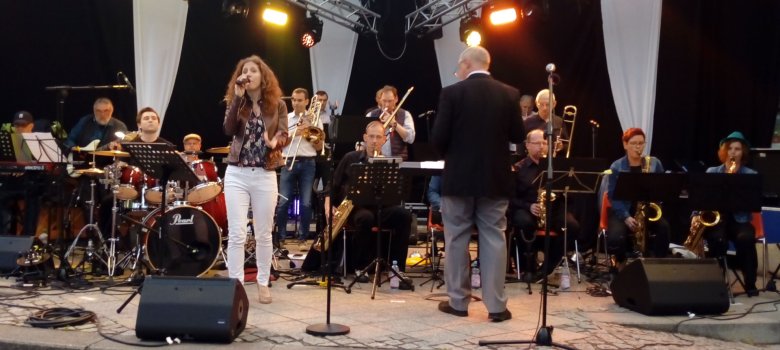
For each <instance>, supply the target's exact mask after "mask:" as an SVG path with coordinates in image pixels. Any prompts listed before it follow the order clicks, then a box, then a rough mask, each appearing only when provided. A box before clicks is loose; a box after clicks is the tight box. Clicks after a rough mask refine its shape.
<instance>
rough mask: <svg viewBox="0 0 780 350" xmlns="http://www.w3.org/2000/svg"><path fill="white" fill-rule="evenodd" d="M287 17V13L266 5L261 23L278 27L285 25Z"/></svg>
mask: <svg viewBox="0 0 780 350" xmlns="http://www.w3.org/2000/svg"><path fill="white" fill-rule="evenodd" d="M287 17H288V16H287V12H284V11H283V10H281V9H280V8H278V7H274V6H272V5H271V4H268V5H267V6H266V7H265V9H264V10H263V21H265V22H268V23H272V24H275V25H278V26H283V25H285V24H287Z"/></svg>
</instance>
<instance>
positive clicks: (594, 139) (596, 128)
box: [590, 121, 599, 159]
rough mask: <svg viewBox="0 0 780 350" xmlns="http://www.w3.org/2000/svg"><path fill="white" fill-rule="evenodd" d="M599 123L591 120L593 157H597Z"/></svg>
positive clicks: (591, 153)
mask: <svg viewBox="0 0 780 350" xmlns="http://www.w3.org/2000/svg"><path fill="white" fill-rule="evenodd" d="M598 130H599V125H598V124H594V123H593V121H591V122H590V138H591V152H590V155H591V157H592V158H594V159H595V158H596V134H597V133H598Z"/></svg>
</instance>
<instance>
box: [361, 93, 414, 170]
mask: <svg viewBox="0 0 780 350" xmlns="http://www.w3.org/2000/svg"><path fill="white" fill-rule="evenodd" d="M376 103H377V108H375V109H373V110H371V111H369V112H368V114H366V117H367V118H376V119H378V120H379V121H380V122H382V124H385V123H386V122H387V119H389V118H390V117H391V116H392V114H393V112H394V111H395V112H396V113H395V116H394V120H393V121H391V122H390V125H389V126H388V129H387V130H385V136H386V139H387V141H385V143H384V144H382V145H381V147H382V154H383V155H385V156H395V157H401V159H403V160H404V161H406V160H408V158H409V145H411V144H412V143H414V136H415V130H414V119H412V113H410V112H409V111H407V110H405V109H402V108H398V90H397V89H396V88H395V87H393V86H390V85H385V86H384V87H382V88H381V89H379V90H377V92H376ZM396 109H397V111H396Z"/></svg>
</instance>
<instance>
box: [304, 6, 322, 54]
mask: <svg viewBox="0 0 780 350" xmlns="http://www.w3.org/2000/svg"><path fill="white" fill-rule="evenodd" d="M300 38H301V45H303V47H305V48H307V49H309V48H311V47H312V46H314V45H317V43H318V42H320V40H321V39H322V20H321V19H319V18H318V17H317V16H316V15H314V14H311V15H310V16H307V17H306V19H304V20H303V25H302V27H301V36H300Z"/></svg>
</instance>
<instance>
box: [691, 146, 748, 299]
mask: <svg viewBox="0 0 780 350" xmlns="http://www.w3.org/2000/svg"><path fill="white" fill-rule="evenodd" d="M749 148H750V143H748V141H747V140H746V139H745V137H744V136H743V135H742V133H741V132H739V131H735V132H732V133H731V134H729V135H728V136H726V137H725V138H724V139H722V140H721V141H720V145H719V148H718V159H720V162H721V165H719V166H716V167H711V168H708V169H707V172H708V173H728V174H756V171H755V170H753V169H751V168H748V167H746V166H745V162H746V160H747V156H748V149H749ZM694 214H697V213H694ZM719 214H720V221H719V222H718V223H717V224H715V225H713V226H711V227H704V232H703V234H704V238H705V239H706V240H707V246H708V247H709V251H708V252H707V257H711V258H721V257H725V256H726V250H727V249H728V245H729V241H732V242H734V246H735V247H736V250H737V255H736V258H737V265H738V266H737V267H739V268H740V269H741V270H742V274H743V276H744V277H745V292H746V293H747V295H748V296H757V295H758V289H756V275H757V270H758V257H757V256H756V238H755V234H756V230H755V228H754V227H753V225H752V224H751V223H750V221H751V213H747V212H738V213H732V212H723V211H719ZM694 216H695V215H694ZM691 220H692V222H691V224H693V220H695V218H692V219H691Z"/></svg>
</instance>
